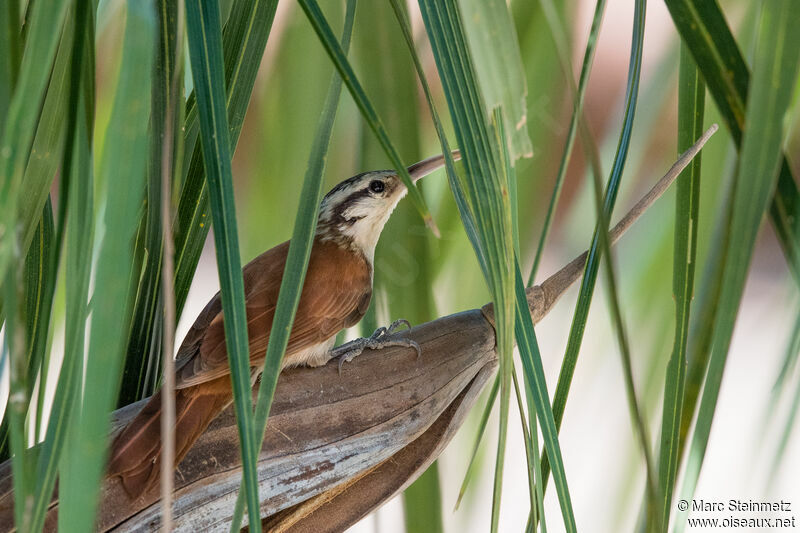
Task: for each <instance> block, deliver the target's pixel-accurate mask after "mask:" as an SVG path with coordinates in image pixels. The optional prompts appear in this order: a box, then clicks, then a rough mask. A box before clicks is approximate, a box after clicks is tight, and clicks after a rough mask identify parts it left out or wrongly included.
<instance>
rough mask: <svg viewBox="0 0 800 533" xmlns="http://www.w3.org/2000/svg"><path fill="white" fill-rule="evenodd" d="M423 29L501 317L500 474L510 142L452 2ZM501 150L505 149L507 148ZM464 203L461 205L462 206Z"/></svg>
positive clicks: (456, 184)
mask: <svg viewBox="0 0 800 533" xmlns="http://www.w3.org/2000/svg"><path fill="white" fill-rule="evenodd" d="M420 9H421V11H422V17H423V21H424V23H425V27H426V30H427V33H428V37H429V39H430V41H431V46H432V49H433V53H434V58H435V60H436V64H437V68H438V70H439V76H440V78H441V79H442V84H443V86H444V89H445V96H446V97H447V102H448V107H449V108H450V114H451V116H452V118H453V124H454V126H455V130H456V137H457V138H458V140H459V145H460V146H461V148H462V156H463V159H462V160H463V161H464V163H465V167H466V171H467V172H466V177H465V178H464V179H463V180H461V179H458V180H453V181H451V185H452V186H453V190H454V194H455V196H456V201H457V205H458V207H459V211H460V214H461V218H462V221H464V223H465V224H464V225H465V228H466V229H467V234H468V235H469V236H470V240H471V242H472V244H473V248H474V250H475V254H476V256H477V257H478V258H479V262H480V264H481V267H482V270H483V273H484V277H485V278H486V282H487V285H488V286H489V288H490V291H491V292H492V297H493V300H494V303H495V310H496V313H497V314H496V317H497V322H496V324H497V344H498V353H499V354H500V376H501V382H500V391H501V392H500V401H501V409H500V411H501V416H500V418H501V424H500V435H499V439H498V455H497V466H499V467H502V464H503V451H504V438H505V430H506V426H507V413H508V410H507V407H508V400H509V394H510V385H511V383H510V382H511V379H510V378H511V365H512V361H511V335H512V334H513V324H514V315H513V311H512V307H513V298H514V296H513V285H512V281H513V279H512V276H513V253H514V252H513V250H514V242H513V222H512V220H511V206H510V202H509V194H510V193H509V183H510V181H509V177H508V173H507V170H508V169H507V168H506V164H505V157H504V155H503V148H502V147H500V146H499V142H498V141H499V139H505V136H504V135H502V133H501V130H500V128H498V126H500V125H501V124H502V118H500V117H499V114H498V112H497V111H496V110H495V113H494V117H495V118H494V127H492V128H490V126H489V123H488V120H487V119H488V113H487V111H486V110H485V108H484V102H483V100H482V98H481V96H480V88H479V85H478V82H477V78H476V75H475V72H474V70H473V68H472V58H471V56H470V51H469V49H468V47H467V44H466V38H465V35H464V27H463V24H462V22H461V14H460V12H459V8H458V6H457V5H456V3H455V2H453V1H449V2H429V1H426V0H422V1H420ZM503 144H504V143H503ZM459 196H460V198H459ZM495 474H496V475H495V491H494V498H493V502H494V503H493V510H492V521H491V527H492V530H493V531H495V530H496V529H497V525H498V518H499V514H498V507H499V501H500V490H499V488H500V487H501V483H502V470H501V469H496V472H495Z"/></svg>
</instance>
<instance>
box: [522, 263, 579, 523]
mask: <svg viewBox="0 0 800 533" xmlns="http://www.w3.org/2000/svg"><path fill="white" fill-rule="evenodd" d="M515 289H516V293H517V304H516V325H515V328H516V337H517V346H518V347H519V353H520V359H521V360H522V368H523V370H524V372H525V376H526V380H527V384H526V388H528V389H529V391H530V396H531V398H532V402H533V404H534V407H535V410H536V414H537V416H538V418H539V424H540V427H541V428H542V438H543V440H544V449H545V451H546V453H547V457H548V458H550V461H549V464H550V465H552V471H553V482H554V484H555V486H556V492H557V493H558V500H559V503H560V505H561V514H562V516H563V517H564V528H565V529H566V530H567V531H577V526H576V524H575V516H574V513H573V511H572V500H571V498H570V494H569V488H568V487H567V477H566V472H565V469H564V460H563V459H562V457H561V447H560V445H559V443H558V428H557V426H556V422H555V417H554V413H553V412H552V410H551V409H550V396H549V394H548V392H547V383H546V382H545V377H544V366H543V365H542V356H541V353H540V352H539V345H538V342H537V340H536V333H535V331H534V329H533V321H532V319H531V314H530V311H529V310H528V305H527V300H526V299H525V285H524V281H523V279H522V272H521V271H520V269H519V265H517V277H516V284H515ZM544 476H546V474H545V472H544V468H542V478H541V486H542V491H544V485H545V484H546V482H547V479H546V478H545V477H544Z"/></svg>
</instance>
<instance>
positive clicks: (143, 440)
mask: <svg viewBox="0 0 800 533" xmlns="http://www.w3.org/2000/svg"><path fill="white" fill-rule="evenodd" d="M225 377H226V378H227V376H225ZM196 389H197V386H195V387H187V388H185V389H178V390H176V391H175V466H177V465H178V463H179V462H180V461H181V459H183V457H184V456H185V455H186V453H187V452H188V451H189V449H190V448H191V447H192V444H194V442H195V441H196V440H197V439H198V438H200V435H202V434H203V432H204V431H205V429H206V428H207V427H208V425H209V424H210V423H211V421H212V420H214V418H216V416H217V415H218V414H219V413H221V412H222V411H223V410H224V409H225V408H226V407H227V406H228V405H229V404H230V402H231V399H232V398H231V394H230V392H224V391H222V392H216V391H215V393H212V394H208V393H200V391H199V390H196ZM160 468H161V391H160V390H159V391H158V392H156V393H155V394H154V395H153V396H152V397H151V398H150V401H148V402H147V403H146V404H145V406H144V407H143V408H142V410H141V411H139V414H137V415H136V417H134V418H133V420H131V421H130V422H129V423H128V425H127V426H125V429H123V430H122V431H121V432H120V433H119V434H118V435H117V437H116V438H115V439H114V442H113V444H112V445H111V457H110V459H109V465H108V476H109V477H113V476H119V477H120V478H121V479H122V484H123V486H124V487H125V490H126V491H127V492H128V494H129V495H130V496H131V497H132V498H138V497H139V496H141V495H142V494H144V493H145V492H147V491H149V490H150V489H151V488H153V487H154V486H155V485H156V484H157V482H158V479H159V473H160Z"/></svg>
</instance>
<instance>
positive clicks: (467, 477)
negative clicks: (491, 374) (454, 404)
mask: <svg viewBox="0 0 800 533" xmlns="http://www.w3.org/2000/svg"><path fill="white" fill-rule="evenodd" d="M499 390H500V378H499V376H498V377H495V379H494V383H493V384H492V388H491V389H490V390H489V397H488V398H487V399H486V405H484V406H483V413H482V414H481V418H480V420H479V421H478V429H477V431H475V442H474V443H473V445H472V453H470V456H469V463H467V471H466V473H465V474H464V481H462V482H461V488H460V489H459V490H458V498H457V499H456V505H455V509H454V510H458V506H459V505H461V500H462V498H464V494H465V493H466V492H467V486H468V485H469V482H470V481H471V480H472V477H473V476H474V475H475V469H476V468H477V467H478V462H477V458H478V450H479V449H480V446H481V440H482V439H483V434H484V433H485V432H486V424H487V423H488V422H489V416H490V415H491V414H492V410H493V409H494V402H495V400H497V392H498V391H499Z"/></svg>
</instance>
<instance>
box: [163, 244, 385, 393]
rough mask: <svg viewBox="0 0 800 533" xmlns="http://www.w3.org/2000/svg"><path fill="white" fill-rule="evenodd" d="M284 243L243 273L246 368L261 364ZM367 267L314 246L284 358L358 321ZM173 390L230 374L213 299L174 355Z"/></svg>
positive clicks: (346, 253)
mask: <svg viewBox="0 0 800 533" xmlns="http://www.w3.org/2000/svg"><path fill="white" fill-rule="evenodd" d="M288 249H289V243H288V241H287V242H285V243H282V244H280V245H278V246H276V247H275V248H272V249H271V250H268V251H266V252H264V253H263V254H261V255H260V256H258V257H256V258H255V259H253V261H251V262H250V263H248V264H247V266H245V268H244V270H243V275H244V285H245V302H246V307H247V330H248V337H249V341H250V362H251V365H252V366H253V367H259V366H261V364H263V361H264V356H265V353H266V349H267V342H268V340H269V332H270V329H271V328H272V319H273V318H274V316H275V306H276V304H277V301H278V291H279V290H280V283H281V279H282V277H283V270H284V267H285V265H286V256H287V253H288ZM371 287H372V273H371V269H370V266H369V264H368V263H367V261H366V260H365V259H364V258H363V257H361V256H360V255H358V256H357V255H356V254H354V253H353V252H352V251H350V250H344V249H342V248H340V247H339V246H338V245H336V244H333V243H330V242H319V241H315V242H314V247H313V248H312V251H311V257H310V259H309V265H308V272H307V274H306V281H305V284H304V286H303V292H302V293H301V296H300V303H299V305H298V309H297V314H296V317H295V323H294V326H293V328H292V332H291V334H290V335H289V344H288V346H287V349H286V357H287V358H288V357H290V356H291V355H292V354H294V353H297V352H299V351H302V350H304V349H306V348H308V347H311V346H314V345H316V344H319V343H321V342H324V341H326V340H328V339H330V338H331V337H332V336H334V335H336V334H337V333H338V332H339V331H340V330H341V329H342V328H345V327H350V326H352V325H354V324H355V323H357V322H358V321H359V320H361V317H363V316H364V313H365V312H366V310H367V306H368V305H369V299H370V296H371ZM176 368H177V369H178V371H177V380H176V386H177V388H184V387H188V386H191V385H196V384H198V383H203V382H206V381H209V380H212V379H215V378H218V377H220V376H223V375H225V374H228V373H229V372H230V369H229V366H228V356H227V350H226V346H225V329H224V320H223V316H222V306H221V303H220V300H219V294H217V295H216V296H214V298H213V299H212V300H211V301H210V302H209V303H208V305H207V306H206V308H205V309H204V310H203V312H202V313H201V314H200V315H199V316H198V318H197V320H196V321H195V324H194V325H193V326H192V328H191V330H190V331H189V333H188V334H187V335H186V338H185V339H184V341H183V344H182V345H181V349H180V350H179V351H178V359H177V361H176Z"/></svg>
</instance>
